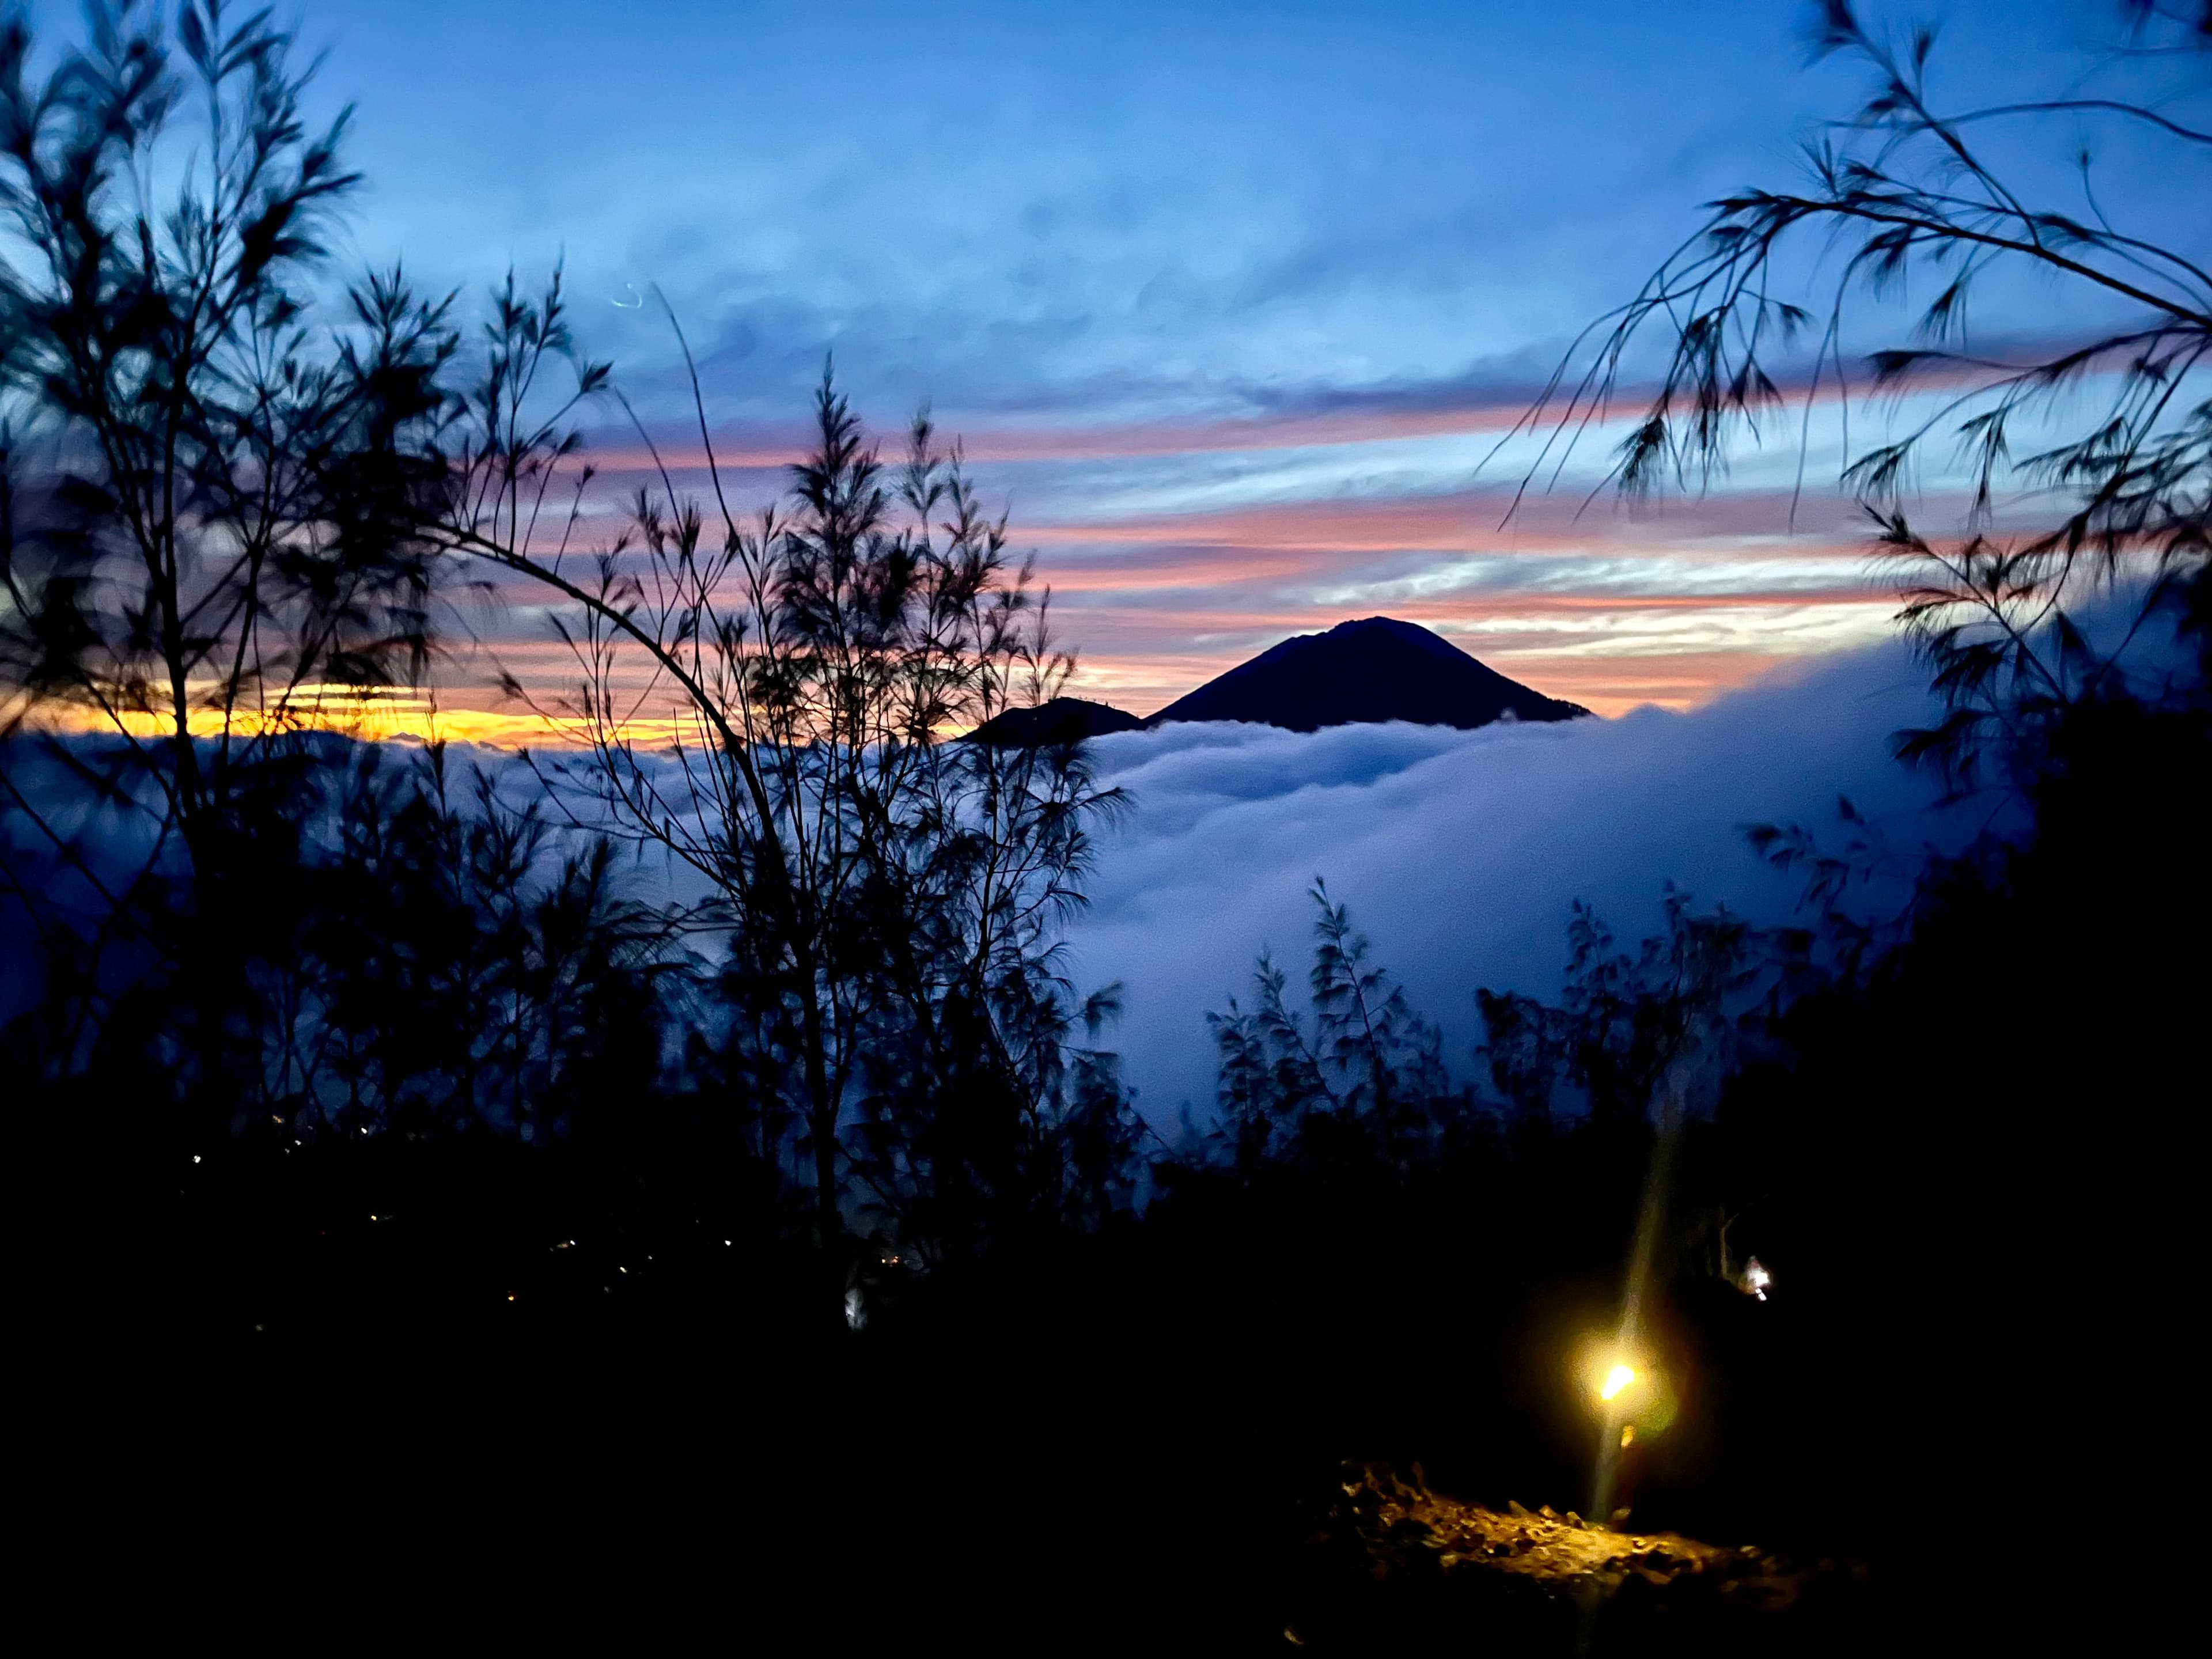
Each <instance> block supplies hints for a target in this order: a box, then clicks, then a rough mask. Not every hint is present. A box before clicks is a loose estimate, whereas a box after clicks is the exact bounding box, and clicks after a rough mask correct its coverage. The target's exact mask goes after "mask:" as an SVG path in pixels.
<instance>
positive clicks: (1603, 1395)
mask: <svg viewBox="0 0 2212 1659" xmlns="http://www.w3.org/2000/svg"><path fill="white" fill-rule="evenodd" d="M1635 1381H1636V1371H1635V1368H1634V1367H1632V1366H1629V1365H1615V1366H1614V1367H1613V1369H1612V1370H1609V1371H1607V1373H1606V1374H1605V1381H1604V1382H1602V1383H1599V1384H1598V1389H1597V1397H1598V1398H1599V1399H1601V1400H1617V1399H1619V1398H1620V1394H1621V1392H1622V1390H1623V1389H1627V1388H1629V1387H1631V1386H1632V1385H1633V1384H1634V1383H1635Z"/></svg>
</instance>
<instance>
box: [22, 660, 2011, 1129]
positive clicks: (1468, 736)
mask: <svg viewBox="0 0 2212 1659" xmlns="http://www.w3.org/2000/svg"><path fill="white" fill-rule="evenodd" d="M1924 686H1925V678H1924V671H1923V670H1922V669H1921V668H1920V666H1919V665H1916V664H1915V663H1913V662H1912V660H1911V659H1910V657H1909V656H1908V655H1907V654H1906V653H1905V652H1904V651H1903V650H1902V649H1900V648H1899V647H1895V646H1889V647H1881V648H1877V649H1872V650H1868V651H1863V652H1858V653H1846V654H1840V655H1837V656H1833V657H1829V658H1825V659H1818V660H1815V661H1812V662H1808V663H1807V664H1805V665H1801V666H1800V667H1799V668H1798V669H1797V670H1796V671H1795V672H1792V673H1786V674H1783V675H1779V676H1777V677H1775V678H1770V679H1768V680H1765V681H1764V682H1762V683H1760V684H1757V685H1754V686H1753V687H1751V688H1749V689H1747V690H1742V691H1739V692H1737V693H1735V694H1734V695H1732V696H1727V697H1723V698H1722V699H1720V700H1719V701H1717V702H1713V703H1711V704H1710V705H1708V706H1706V707H1705V708H1699V709H1698V710H1696V711H1694V712H1692V713H1690V714H1669V713H1667V712H1664V711H1662V710H1660V709H1656V708H1645V709H1640V710H1638V711H1637V712H1635V713H1632V714H1628V715H1626V716H1624V717H1623V718H1621V719H1619V720H1576V721H1573V722H1571V723H1566V724H1559V725H1513V724H1503V725H1496V726H1487V727H1485V728H1483V729H1482V730H1480V731H1475V732H1460V731H1455V730H1452V729H1450V728H1449V727H1443V726H1405V725H1391V726H1340V727H1336V728H1334V729H1331V730H1328V731H1322V732H1308V733H1301V732H1283V731H1278V730H1276V729H1274V728H1273V727H1270V726H1244V725H1232V724H1219V725H1217V724H1183V725H1175V726H1164V727H1162V728H1159V729H1158V730H1154V731H1146V732H1125V733H1121V734H1118V735H1115V736H1112V737H1108V738H1101V739H1098V740H1097V744H1096V750H1095V753H1096V758H1097V765H1098V768H1099V770H1100V772H1101V774H1102V775H1103V778H1104V779H1105V780H1106V781H1110V782H1112V783H1115V784H1117V785H1119V786H1120V787H1121V788H1122V789H1124V790H1125V791H1126V792H1127V794H1128V796H1129V799H1130V809H1129V811H1128V812H1127V815H1126V817H1125V818H1124V819H1123V820H1122V821H1121V823H1118V824H1116V825H1115V826H1113V827H1111V828H1109V829H1103V830H1102V832H1101V833H1100V836H1099V844H1098V848H1097V863H1096V866H1095V867H1094V868H1093V870H1092V872H1091V877H1090V880H1089V883H1088V887H1089V892H1090V904H1089V907H1088V908H1087V910H1086V911H1085V913H1084V914H1083V915H1081V916H1080V917H1079V919H1078V920H1077V921H1075V922H1074V924H1073V927H1072V928H1071V930H1070V933H1069V935H1068V939H1067V959H1066V969H1067V971H1068V974H1069V976H1070V977H1071V979H1072V980H1073V982H1074V984H1075V986H1076V988H1077V989H1078V990H1079V992H1084V993H1088V992H1090V991H1091V990H1094V989H1097V988H1098V987H1102V986H1104V985H1106V984H1109V983H1110V982H1113V981H1119V982H1120V983H1121V987H1122V998H1123V1013H1122V1016H1121V1020H1120V1021H1119V1023H1118V1024H1117V1025H1116V1026H1115V1028H1113V1029H1112V1030H1111V1031H1110V1032H1109V1033H1108V1034H1107V1035H1106V1036H1105V1037H1104V1039H1103V1041H1104V1042H1105V1043H1106V1045H1107V1046H1109V1047H1111V1048H1114V1049H1115V1051H1116V1052H1118V1053H1119V1054H1121V1057H1122V1065H1123V1071H1124V1074H1125V1076H1126V1077H1127V1079H1128V1080H1129V1081H1130V1083H1132V1084H1133V1085H1134V1086H1135V1088H1136V1090H1137V1091H1138V1097H1137V1104H1138V1107H1139V1110H1141V1111H1142V1112H1144V1114H1145V1115H1146V1117H1147V1118H1148V1119H1149V1120H1150V1121H1152V1124H1153V1125H1154V1127H1156V1128H1158V1129H1159V1130H1160V1131H1162V1133H1164V1135H1166V1136H1167V1137H1168V1138H1170V1139H1172V1138H1173V1137H1174V1135H1175V1134H1176V1130H1177V1126H1178V1123H1179V1121H1180V1118H1181V1115H1182V1108H1183V1106H1184V1105H1185V1103H1188V1105H1189V1106H1190V1108H1191V1109H1193V1111H1194V1113H1195V1114H1196V1115H1198V1116H1199V1117H1200V1118H1201V1119H1202V1118H1204V1117H1205V1116H1206V1114H1207V1111H1208V1109H1209V1108H1210V1106H1211V1103H1212V1098H1213V1091H1214V1076H1215V1068H1214V1050H1213V1046H1212V1039H1211V1036H1210V1035H1209V1032H1208V1030H1207V1026H1206V1013H1207V1012H1208V1011H1209V1010H1214V1009H1219V1008H1223V1007H1225V1006H1227V1003H1228V1000H1229V999H1230V998H1231V997H1232V996H1235V997H1238V998H1240V999H1241V998H1244V997H1246V996H1247V995H1248V993H1249V983H1250V980H1251V973H1252V964H1253V958H1254V957H1255V955H1256V954H1257V952H1258V951H1260V949H1261V947H1262V946H1267V947H1271V948H1272V949H1273V951H1274V953H1275V956H1276V958H1277V960H1278V961H1279V963H1281V964H1282V965H1283V966H1284V967H1285V969H1287V970H1288V971H1289V972H1290V974H1291V979H1292V982H1293V985H1294V987H1299V992H1300V994H1301V996H1302V994H1303V984H1304V975H1305V970H1306V968H1307V965H1308V963H1309V962H1310V942H1311V938H1312V924H1313V918H1314V908H1313V905H1312V902H1311V901H1310V899H1309V898H1308V897H1307V896H1306V895H1307V891H1308V890H1309V889H1310V887H1311V885H1312V884H1313V881H1314V879H1315V878H1316V877H1320V878H1324V879H1325V880H1326V881H1327V882H1328V889H1329V891H1330V893H1331V895H1332V896H1334V897H1335V898H1337V899H1338V900H1340V901H1342V902H1346V903H1348V904H1349V905H1350V906H1351V908H1352V918H1353V920H1354V921H1355V923H1356V924H1357V925H1358V927H1359V928H1360V929H1361V930H1362V931H1364V932H1365V933H1367V934H1369V935H1370V937H1371V939H1373V941H1374V946H1375V953H1376V961H1378V962H1379V963H1381V964H1382V965H1383V966H1384V967H1385V968H1386V969H1388V970H1389V972H1390V973H1391V974H1392V975H1394V976H1395V978H1396V979H1397V980H1398V981H1400V982H1401V983H1402V984H1403V985H1404V986H1405V987H1406V989H1407V994H1408V995H1409V997H1410V998H1411V1000H1412V1001H1413V1006H1415V1007H1416V1008H1418V1009H1419V1011H1420V1012H1422V1013H1424V1014H1425V1016H1427V1017H1428V1018H1430V1019H1431V1020H1433V1021H1434V1022H1435V1023H1436V1024H1437V1025H1438V1026H1440V1027H1441V1028H1442V1030H1443V1035H1444V1042H1445V1058H1446V1060H1447V1061H1448V1063H1449V1064H1450V1066H1452V1068H1453V1070H1454V1071H1455V1073H1457V1074H1458V1075H1460V1076H1461V1077H1462V1078H1465V1077H1468V1076H1471V1075H1472V1074H1473V1071H1474V1064H1475V1060H1474V1049H1475V1044H1476V1042H1478V1041H1479V1039H1480V1022H1479V1020H1478V1018H1477V1016H1476V1013H1475V1006H1474V992H1475V989H1476V987H1479V986H1484V987H1492V988H1511V989H1516V990H1521V991H1527V992H1532V993H1535V994H1543V995H1550V994H1554V993H1555V992H1556V991H1557V989H1558V987H1559V980H1560V970H1561V968H1562V965H1563V963H1564V962H1565V955H1566V945H1565V928H1566V924H1567V921H1568V916H1569V912H1570V907H1571V903H1572V902H1573V901H1575V900H1576V899H1578V898H1579V899H1585V900H1588V901H1589V902H1591V903H1593V904H1595V906H1596V907H1597V908H1598V911H1599V912H1600V914H1601V915H1602V916H1603V917H1604V918H1605V919H1606V920H1607V921H1608V922H1609V923H1610V924H1611V925H1612V927H1613V930H1614V931H1615V933H1616V934H1617V935H1618V936H1619V937H1620V939H1622V940H1623V941H1624V942H1625V943H1632V942H1633V941H1635V940H1636V939H1640V938H1642V937H1643V936H1644V934H1646V933H1650V932H1652V931H1655V930H1656V927H1657V926H1658V923H1659V920H1660V914H1661V910H1660V907H1661V902H1662V895H1663V892H1664V890H1665V886H1666V884H1667V883H1668V882H1669V881H1672V882H1674V883H1677V884H1680V885H1681V886H1683V887H1685V888H1686V889H1688V890H1690V891H1691V892H1692V894H1693V895H1694V896H1695V897H1696V898H1697V899H1698V900H1699V902H1704V903H1711V902H1726V903H1727V904H1728V905H1729V907H1730V908H1734V909H1735V910H1736V911H1738V912H1739V913H1741V914H1743V915H1747V916H1749V917H1751V918H1752V919H1753V920H1756V921H1782V920H1784V919H1785V918H1787V917H1788V916H1789V915H1790V914H1791V911H1792V908H1793V906H1794V904H1795V901H1796V895H1797V884H1796V881H1795V880H1794V879H1793V878H1790V877H1788V876H1785V875H1783V874H1781V873H1779V872H1776V871H1774V870H1772V869H1771V868H1769V867H1768V866H1765V864H1764V863H1762V862H1761V860H1759V858H1758V857H1757V856H1755V855H1754V854H1753V852H1752V850H1751V849H1750V848H1749V847H1748V846H1747V844H1746V842H1745V839H1744V836H1743V829H1744V826H1745V825H1747V823H1755V822H1760V821H1769V822H1797V823H1803V824H1805V825H1806V826H1807V827H1808V828H1810V829H1815V830H1820V829H1832V827H1833V825H1834V819H1835V803H1836V799H1837V797H1838V795H1839V794H1848V795H1849V796H1850V797H1851V799H1853V800H1854V801H1855V802H1856V803H1857V805H1859V807H1860V808H1861V809H1862V810H1863V811H1864V812H1865V813H1866V814H1867V816H1868V817H1869V818H1871V819H1873V820H1875V822H1876V823H1878V824H1879V825H1881V827H1882V829H1884V831H1885V833H1886V836H1887V839H1888V841H1889V842H1890V843H1891V844H1892V845H1893V847H1894V848H1896V849H1897V850H1898V851H1899V853H1901V854H1906V855H1908V856H1909V855H1912V854H1917V850H1918V849H1919V848H1920V847H1921V846H1922V844H1923V842H1929V841H1936V842H1943V843H1947V844H1955V843H1956V842H1958V841H1959V840H1960V839H1961V838H1962V837H1963V835H1964V834H1965V833H1966V829H1968V828H1970V827H1971V826H1969V825H1966V824H1965V823H1962V822H1961V821H1960V819H1959V818H1958V817H1957V816H1956V815H1952V816H1949V817H1946V816H1943V815H1939V814H1937V813H1936V812H1935V811H1933V810H1932V806H1931V803H1932V800H1933V797H1934V793H1935V792H1934V789H1933V787H1932V785H1931V784H1930V782H1929V781H1928V780H1927V779H1926V778H1924V777H1921V776H1917V775H1914V774H1912V773H1910V772H1908V771H1907V770H1906V769H1905V768H1903V767H1902V766H1900V765H1899V764H1898V763H1896V762H1894V761H1893V760H1892V759H1891V758H1889V752H1888V743H1887V740H1888V738H1889V736H1890V734H1891V733H1892V732H1895V731H1896V730H1898V729H1899V727H1901V726H1909V725H1914V724H1920V723H1923V722H1925V720H1927V719H1928V718H1929V714H1930V712H1931V710H1930V708H1929V702H1928V697H1927V693H1926V691H1925V690H1924ZM16 758H17V761H18V763H26V762H27V763H29V765H30V769H31V770H33V771H43V770H44V769H45V765H44V764H41V763H38V762H36V760H35V759H34V757H29V756H26V755H19V756H18V757H16ZM451 758H452V760H453V762H456V763H459V762H461V761H463V760H465V761H467V762H468V763H472V764H473V765H474V766H476V767H477V768H480V769H483V771H485V772H487V773H489V774H490V775H492V776H493V777H494V778H495V780H496V781H497V785H498V791H499V793H500V794H501V796H502V797H503V798H504V799H506V800H507V802H508V803H509V804H510V805H522V804H524V803H525V802H526V801H527V800H528V799H530V798H531V797H532V796H534V795H538V793H539V792H541V791H543V790H545V789H547V788H548V787H550V789H551V790H552V791H553V793H555V794H556V796H557V797H558V799H557V800H556V801H555V802H553V803H551V804H550V805H551V808H552V810H551V811H550V812H549V814H548V816H549V817H551V818H552V819H553V820H554V822H555V823H567V824H572V825H574V826H576V827H577V828H579V829H581V828H586V827H591V826H594V825H604V824H606V823H608V822H609V815H608V814H607V811H606V809H605V806H604V805H602V804H600V803H598V802H595V801H593V800H592V799H591V793H592V792H591V789H590V787H589V786H588V780H589V778H590V776H591V774H590V772H589V770H588V768H589V763H588V762H587V761H585V760H583V759H582V757H568V758H566V759H565V760H562V759H560V758H556V757H550V756H543V757H539V760H538V765H537V767H536V769H533V768H532V766H531V765H530V764H529V763H526V762H524V761H522V760H520V759H519V758H518V757H515V756H513V755H511V754H507V753H503V752H501V751H499V750H483V749H472V748H469V747H467V746H465V745H459V744H457V745H454V753H453V756H452V757H451ZM49 764H50V763H49ZM451 770H453V772H455V773H456V774H457V776H456V781H457V783H460V784H461V786H462V787H461V788H460V791H459V793H460V796H461V798H462V799H466V798H467V796H468V794H469V793H470V792H469V790H468V788H467V787H466V784H465V781H464V780H463V779H462V778H460V777H459V775H458V774H459V771H460V769H459V766H455V767H453V768H451ZM564 772H565V773H567V774H568V780H567V781H564V780H563V776H562V774H563V773H564ZM17 780H18V781H19V782H20V783H23V784H25V785H27V786H31V787H32V791H33V793H34V794H36V793H46V792H45V791H43V790H40V789H39V788H37V787H35V786H34V785H32V780H31V777H30V776H29V775H28V774H27V772H24V771H19V772H18V773H17ZM54 781H55V782H57V783H58V781H59V780H58V778H57V779H56V780H54ZM662 781H663V782H664V783H665V784H666V785H671V786H679V787H680V779H678V777H677V776H676V775H675V774H674V773H673V771H672V770H665V771H664V775H663V779H662ZM69 816H70V817H71V818H73V819H74V820H75V821H74V822H73V823H72V824H71V826H70V827H72V828H73V829H76V830H79V831H81V832H88V833H89V834H90V836H91V837H92V840H91V843H90V845H91V848H92V850H93V853H94V861H95V862H96V863H97V864H99V865H100V866H104V867H105V870H106V873H107V874H109V875H110V876H112V877H116V878H121V877H124V876H126V875H127V873H128V872H129V871H130V869H131V866H134V865H136V864H137V863H140V862H143V860H144V859H145V858H146V857H147V856H148V854H149V851H150V837H149V836H148V834H147V833H146V832H147V829H148V828H149V823H150V820H149V819H146V818H144V817H141V816H138V815H135V814H131V813H129V812H127V811H118V809H115V808H113V807H112V806H109V807H103V808H98V809H94V810H92V811H88V812H87V813H83V814H70V815H69ZM0 829H4V830H5V831H6V832H7V833H8V838H9V840H10V841H14V842H19V843H20V844H18V845H17V846H16V847H15V848H14V849H13V856H14V859H15V861H16V862H17V863H19V864H21V862H22V860H23V859H24V858H26V857H29V858H30V859H31V861H32V862H33V863H36V862H37V857H36V855H37V854H38V853H39V852H40V848H39V847H38V845H37V843H36V838H35V837H33V836H30V835H29V832H28V830H27V827H26V826H25V825H24V824H22V823H14V822H12V821H11V822H9V823H7V824H4V825H0ZM627 868H628V871H629V877H630V880H631V882H632V884H633V891H634V892H635V894H636V896H639V897H641V898H645V899H648V900H653V901H659V900H665V899H666V898H668V897H671V896H675V897H680V898H684V899H686V900H692V899H696V898H698V897H700V896H703V889H702V884H701V882H700V881H699V878H697V877H696V875H694V874H692V873H691V872H687V871H684V870H683V869H681V868H680V867H678V866H671V864H670V863H669V861H668V860H667V859H666V856H665V854H663V853H660V852H659V850H658V849H650V850H648V849H642V848H641V849H639V851H638V853H637V854H636V857H635V862H629V863H628V864H627ZM0 923H4V925H0V1016H4V1015H5V1014H6V1013H9V1012H15V1011H17V1010H19V1009H20V1008H21V1007H22V1006H27V1004H28V1003H29V1002H30V1001H33V1000H35V999H36V996H37V995H38V990H37V987H38V983H39V978H38V975H37V973H36V971H35V969H34V967H33V959H32V958H33V940H32V939H30V938H29V937H28V935H27V933H26V932H25V930H23V929H21V926H20V923H21V917H20V916H18V915H15V914H13V912H12V909H11V910H10V913H9V915H6V916H5V917H4V918H0Z"/></svg>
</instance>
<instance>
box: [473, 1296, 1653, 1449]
mask: <svg viewBox="0 0 2212 1659" xmlns="http://www.w3.org/2000/svg"><path fill="white" fill-rule="evenodd" d="M507 1300H508V1301H509V1302H512V1301H513V1300H514V1298H513V1297H511V1296H510V1297H507ZM1635 1443H1636V1425H1635V1424H1633V1423H1624V1424H1622V1425H1620V1449H1621V1450H1623V1451H1626V1450H1627V1449H1629V1448H1630V1447H1631V1446H1632V1445H1634V1444H1635Z"/></svg>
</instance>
